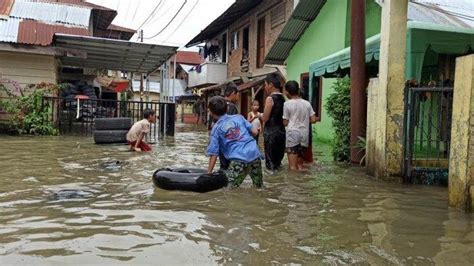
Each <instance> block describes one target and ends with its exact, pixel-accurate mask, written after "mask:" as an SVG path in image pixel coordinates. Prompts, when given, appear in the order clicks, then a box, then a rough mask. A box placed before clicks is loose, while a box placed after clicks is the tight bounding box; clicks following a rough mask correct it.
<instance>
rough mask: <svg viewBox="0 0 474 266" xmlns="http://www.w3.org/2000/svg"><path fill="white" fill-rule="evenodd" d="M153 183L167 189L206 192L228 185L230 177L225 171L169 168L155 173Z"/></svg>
mask: <svg viewBox="0 0 474 266" xmlns="http://www.w3.org/2000/svg"><path fill="white" fill-rule="evenodd" d="M153 183H154V184H155V186H157V187H159V188H161V189H165V190H182V191H193V192H199V193H205V192H210V191H214V190H218V189H221V188H223V187H226V186H227V184H228V179H227V176H226V175H225V174H224V173H223V172H216V173H213V174H207V170H203V169H195V168H177V169H169V168H167V169H161V170H158V171H156V172H155V173H154V174H153Z"/></svg>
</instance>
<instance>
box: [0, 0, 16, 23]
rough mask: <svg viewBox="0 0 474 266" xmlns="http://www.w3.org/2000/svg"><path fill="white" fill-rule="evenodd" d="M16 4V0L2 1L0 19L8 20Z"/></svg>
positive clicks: (0, 3) (0, 2)
mask: <svg viewBox="0 0 474 266" xmlns="http://www.w3.org/2000/svg"><path fill="white" fill-rule="evenodd" d="M14 2H15V0H2V1H0V19H3V18H8V16H9V15H10V11H11V10H12V6H13V3H14Z"/></svg>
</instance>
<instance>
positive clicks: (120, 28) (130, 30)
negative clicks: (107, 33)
mask: <svg viewBox="0 0 474 266" xmlns="http://www.w3.org/2000/svg"><path fill="white" fill-rule="evenodd" d="M107 29H108V30H116V31H123V32H130V33H133V34H135V33H136V32H137V30H134V29H130V28H125V27H122V26H119V25H115V24H110V26H109V27H108V28H107Z"/></svg>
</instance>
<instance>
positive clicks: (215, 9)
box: [87, 0, 235, 50]
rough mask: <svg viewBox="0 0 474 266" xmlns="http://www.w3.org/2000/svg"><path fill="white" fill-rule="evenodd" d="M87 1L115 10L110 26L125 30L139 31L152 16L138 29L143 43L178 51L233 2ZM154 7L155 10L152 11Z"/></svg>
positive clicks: (185, 0) (175, 0)
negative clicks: (177, 47) (142, 36)
mask: <svg viewBox="0 0 474 266" xmlns="http://www.w3.org/2000/svg"><path fill="white" fill-rule="evenodd" d="M87 1H88V2H91V3H94V4H97V5H101V6H105V7H108V8H112V9H115V10H117V11H118V15H117V17H115V19H114V21H113V22H112V23H113V24H116V25H119V26H123V27H127V28H132V29H139V27H140V26H141V25H142V24H143V22H144V21H145V20H146V19H147V17H148V16H150V14H152V15H151V18H150V19H149V20H148V21H147V22H146V23H145V24H144V25H143V26H142V29H143V32H144V34H143V35H144V42H146V43H156V44H162V45H171V46H179V47H181V48H183V47H184V45H186V44H187V43H188V42H189V41H190V40H191V39H192V38H193V37H194V36H196V35H197V34H198V33H199V32H200V31H201V30H203V29H204V28H205V27H206V26H207V25H209V24H210V23H211V22H212V21H213V20H214V19H216V18H217V17H218V16H219V15H220V14H222V13H223V12H224V11H225V10H226V9H227V8H228V7H229V6H230V5H232V4H233V3H234V2H235V0H87ZM185 2H186V3H185ZM183 4H184V6H183ZM181 6H183V8H182V10H181V11H180V12H179V13H178V15H177V16H176V18H174V20H173V21H172V22H171V24H170V25H169V26H168V27H166V28H165V26H166V25H167V24H168V23H169V22H170V20H171V19H172V18H173V16H175V14H176V13H177V12H178V10H179V9H180V8H181ZM155 8H156V11H155V12H153V11H154V10H155ZM163 29H164V30H163ZM161 31H162V32H161ZM160 32H161V33H160ZM158 33H159V34H158ZM157 34H158V35H157ZM155 35H157V36H155ZM137 39H138V35H137V34H136V35H135V36H133V37H132V39H131V40H132V41H137ZM182 50H183V49H182ZM184 50H186V49H184Z"/></svg>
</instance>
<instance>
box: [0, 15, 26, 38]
mask: <svg viewBox="0 0 474 266" xmlns="http://www.w3.org/2000/svg"><path fill="white" fill-rule="evenodd" d="M20 21H21V19H17V18H9V19H6V20H3V19H0V42H17V38H18V28H19V25H20Z"/></svg>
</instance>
